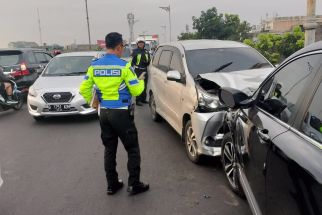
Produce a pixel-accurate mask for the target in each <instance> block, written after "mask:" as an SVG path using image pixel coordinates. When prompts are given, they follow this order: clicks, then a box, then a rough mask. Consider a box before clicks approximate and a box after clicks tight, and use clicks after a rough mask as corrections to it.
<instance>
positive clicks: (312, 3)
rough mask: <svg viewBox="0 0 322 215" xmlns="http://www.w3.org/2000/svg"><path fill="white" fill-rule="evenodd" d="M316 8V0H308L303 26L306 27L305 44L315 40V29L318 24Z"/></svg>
mask: <svg viewBox="0 0 322 215" xmlns="http://www.w3.org/2000/svg"><path fill="white" fill-rule="evenodd" d="M315 8H316V0H307V16H306V22H305V24H304V26H303V27H304V29H305V46H308V45H310V44H312V43H314V42H315V31H316V28H317V26H318V24H317V23H316V17H315V10H316V9H315Z"/></svg>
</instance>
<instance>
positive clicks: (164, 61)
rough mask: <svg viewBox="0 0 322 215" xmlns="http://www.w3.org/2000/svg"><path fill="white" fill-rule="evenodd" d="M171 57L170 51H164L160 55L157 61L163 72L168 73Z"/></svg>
mask: <svg viewBox="0 0 322 215" xmlns="http://www.w3.org/2000/svg"><path fill="white" fill-rule="evenodd" d="M171 57H172V51H168V50H164V51H162V53H161V56H160V60H159V68H160V69H161V70H163V71H165V72H168V71H169V66H170V61H171Z"/></svg>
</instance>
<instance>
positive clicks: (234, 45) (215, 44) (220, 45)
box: [161, 40, 249, 50]
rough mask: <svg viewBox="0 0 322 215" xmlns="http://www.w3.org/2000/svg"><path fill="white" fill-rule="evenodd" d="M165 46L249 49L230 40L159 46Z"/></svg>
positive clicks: (192, 48) (187, 48)
mask: <svg viewBox="0 0 322 215" xmlns="http://www.w3.org/2000/svg"><path fill="white" fill-rule="evenodd" d="M165 45H168V46H176V47H178V46H182V47H183V48H184V49H185V50H196V49H210V48H238V47H249V46H247V45H245V44H243V43H240V42H236V41H230V40H181V41H177V42H172V43H164V44H161V46H165Z"/></svg>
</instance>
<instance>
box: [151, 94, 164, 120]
mask: <svg viewBox="0 0 322 215" xmlns="http://www.w3.org/2000/svg"><path fill="white" fill-rule="evenodd" d="M149 106H150V112H151V117H152V120H153V121H155V122H160V121H161V120H162V118H161V116H160V115H159V114H158V112H157V106H156V103H155V100H154V96H153V94H151V95H150V100H149Z"/></svg>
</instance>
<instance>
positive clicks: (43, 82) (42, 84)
mask: <svg viewBox="0 0 322 215" xmlns="http://www.w3.org/2000/svg"><path fill="white" fill-rule="evenodd" d="M83 80H84V75H81V76H55V77H52V76H51V77H48V76H47V77H46V76H45V77H44V76H40V77H39V78H38V79H37V81H36V82H35V83H34V85H33V86H34V89H35V90H43V89H46V91H47V90H48V91H52V90H54V91H55V89H56V90H57V89H58V90H63V89H70V90H71V89H73V90H78V89H79V86H80V84H81V83H82V81H83Z"/></svg>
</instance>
